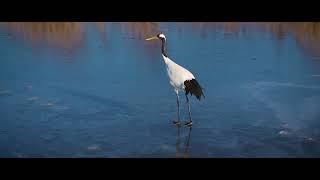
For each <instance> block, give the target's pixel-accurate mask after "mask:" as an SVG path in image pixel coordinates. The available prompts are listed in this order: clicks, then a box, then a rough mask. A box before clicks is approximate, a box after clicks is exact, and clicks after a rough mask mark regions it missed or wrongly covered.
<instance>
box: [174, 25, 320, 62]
mask: <svg viewBox="0 0 320 180" xmlns="http://www.w3.org/2000/svg"><path fill="white" fill-rule="evenodd" d="M179 24H180V25H186V24H187V25H189V24H190V23H179ZM191 26H192V27H193V28H194V29H198V30H199V29H200V30H201V32H202V33H204V34H206V31H208V30H211V29H222V30H223V31H224V32H226V33H233V34H237V33H239V32H241V31H243V30H245V31H249V30H250V29H252V28H256V29H260V30H262V31H265V32H268V33H271V34H273V35H274V36H275V37H276V38H277V39H278V40H281V39H283V38H284V37H285V36H286V35H287V34H289V33H291V34H292V35H293V37H294V38H295V39H296V41H297V42H298V44H299V45H300V46H301V47H302V48H303V49H304V50H306V51H307V52H308V53H309V54H311V55H315V56H320V45H319V42H320V23H319V22H194V23H191Z"/></svg>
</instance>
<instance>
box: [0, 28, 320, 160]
mask: <svg viewBox="0 0 320 180" xmlns="http://www.w3.org/2000/svg"><path fill="white" fill-rule="evenodd" d="M319 27H320V26H319V24H318V23H174V22H171V23H1V24H0V60H1V62H0V63H1V66H0V115H1V119H0V157H319V156H320V121H319V120H320V111H319V110H318V109H319V107H320V54H319V40H320V38H319V37H320V28H319ZM159 32H163V33H164V34H165V35H166V37H167V43H168V48H167V50H168V55H169V57H170V58H171V59H173V60H174V61H175V62H177V63H178V64H181V65H182V66H184V67H186V68H188V69H189V70H190V71H191V72H193V73H194V75H195V76H196V78H197V79H198V81H199V82H200V83H201V84H202V86H203V87H204V89H205V90H204V93H205V96H206V98H205V100H204V101H201V102H199V101H197V100H196V99H195V98H194V97H192V98H191V110H192V116H193V119H194V126H193V127H192V129H189V128H188V127H182V128H180V129H177V128H175V127H174V126H173V125H172V121H173V120H175V119H176V99H175V93H174V91H173V89H172V87H171V86H170V84H169V81H168V78H167V76H166V70H165V65H164V63H163V61H162V56H161V54H160V43H159V42H147V41H144V38H146V37H149V36H151V35H154V34H156V33H159ZM180 99H181V101H182V102H181V104H182V105H181V117H182V119H183V121H186V120H187V118H188V113H187V106H186V105H185V103H184V102H185V99H184V95H181V98H180Z"/></svg>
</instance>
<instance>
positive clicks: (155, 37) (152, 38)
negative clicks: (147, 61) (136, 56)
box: [146, 36, 158, 41]
mask: <svg viewBox="0 0 320 180" xmlns="http://www.w3.org/2000/svg"><path fill="white" fill-rule="evenodd" d="M155 39H158V37H157V36H153V37H151V38H147V39H146V41H150V40H155Z"/></svg>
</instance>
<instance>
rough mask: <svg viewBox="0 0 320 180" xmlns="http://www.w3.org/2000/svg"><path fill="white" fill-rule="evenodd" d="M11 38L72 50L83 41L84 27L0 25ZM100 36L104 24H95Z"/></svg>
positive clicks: (75, 24) (66, 24)
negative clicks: (10, 34)
mask: <svg viewBox="0 0 320 180" xmlns="http://www.w3.org/2000/svg"><path fill="white" fill-rule="evenodd" d="M0 25H1V26H2V27H5V28H7V29H8V30H9V31H10V32H11V33H12V34H13V36H17V37H19V38H23V39H25V40H27V41H31V42H32V43H33V44H39V43H41V42H46V43H48V45H53V46H55V47H59V48H65V49H74V48H76V47H79V46H80V45H81V44H82V42H83V39H84V35H85V25H86V23H83V22H8V23H0ZM95 25H96V27H97V28H98V30H99V31H100V32H101V34H104V33H105V27H104V23H99V22H98V23H95Z"/></svg>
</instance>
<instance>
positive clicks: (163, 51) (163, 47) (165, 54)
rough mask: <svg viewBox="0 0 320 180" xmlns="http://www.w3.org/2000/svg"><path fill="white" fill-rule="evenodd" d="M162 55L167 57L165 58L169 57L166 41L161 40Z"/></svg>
mask: <svg viewBox="0 0 320 180" xmlns="http://www.w3.org/2000/svg"><path fill="white" fill-rule="evenodd" d="M161 44H162V45H161V53H162V54H163V55H164V56H165V57H168V55H167V51H166V48H165V44H166V40H165V39H163V38H162V39H161Z"/></svg>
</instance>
